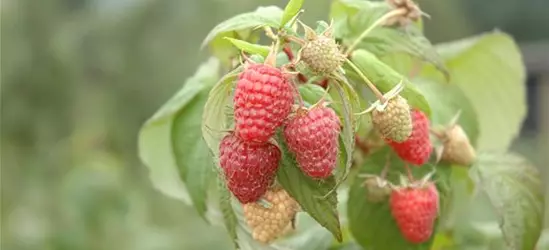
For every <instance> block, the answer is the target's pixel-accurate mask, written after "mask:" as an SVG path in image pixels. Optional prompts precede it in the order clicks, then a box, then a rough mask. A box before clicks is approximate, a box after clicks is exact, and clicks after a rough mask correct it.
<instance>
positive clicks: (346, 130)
mask: <svg viewBox="0 0 549 250" xmlns="http://www.w3.org/2000/svg"><path fill="white" fill-rule="evenodd" d="M343 80H345V79H343ZM332 86H333V87H334V89H335V90H336V92H337V93H338V95H339V100H340V101H341V111H342V113H341V116H342V118H343V119H342V122H343V129H342V131H341V139H342V141H343V146H344V148H345V159H346V161H345V171H344V174H343V176H342V179H340V181H341V180H344V178H347V174H348V173H349V171H350V169H351V165H352V163H353V152H354V150H355V128H356V127H358V126H357V124H355V122H356V119H355V115H354V113H355V111H358V110H357V107H356V106H353V105H352V104H351V102H352V103H355V104H356V103H358V95H357V93H356V92H355V91H354V89H353V88H352V87H347V86H348V84H345V83H340V82H337V83H335V84H332ZM358 106H359V107H360V103H358Z"/></svg>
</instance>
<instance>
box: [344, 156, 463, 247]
mask: <svg viewBox="0 0 549 250" xmlns="http://www.w3.org/2000/svg"><path fill="white" fill-rule="evenodd" d="M388 154H390V158H389V161H390V163H389V164H390V170H391V171H389V175H388V178H387V179H388V180H389V181H391V182H392V183H395V184H397V183H399V182H398V179H399V174H402V173H406V170H405V168H404V165H403V162H402V161H401V160H400V159H399V158H398V156H396V155H395V154H394V153H393V152H392V150H391V149H390V148H389V147H383V148H382V149H380V150H379V151H377V152H375V153H374V154H372V155H371V156H370V157H369V158H367V160H366V162H365V164H364V165H363V166H362V167H361V169H360V174H379V173H380V172H381V170H382V169H383V167H384V166H385V164H386V163H387V155H388ZM430 171H432V168H430V167H429V166H428V165H424V166H422V167H420V168H418V167H412V172H413V175H414V177H415V178H416V179H420V178H422V177H423V176H425V175H426V174H427V173H428V172H430ZM451 171H452V170H451V168H449V167H438V168H437V172H436V174H435V176H434V177H433V179H434V181H435V182H436V184H437V189H438V191H439V196H440V204H441V212H440V214H441V216H443V215H444V214H445V213H446V211H445V206H444V204H445V202H446V199H447V197H448V194H449V191H450V190H449V187H448V182H449V178H450V175H451ZM347 213H348V221H349V228H350V230H351V232H352V234H353V236H354V238H355V240H356V241H357V243H358V244H360V245H361V246H362V247H363V248H365V249H409V250H414V249H430V246H431V244H432V243H433V240H434V238H435V236H434V234H433V236H432V237H431V239H430V240H429V241H427V242H425V243H422V244H412V243H410V242H408V241H407V240H405V239H404V238H403V237H402V234H401V233H400V231H399V229H398V227H397V225H396V222H395V221H394V219H393V217H392V215H391V211H390V208H389V199H388V198H387V199H386V200H384V201H381V202H377V203H376V202H371V201H369V200H368V199H367V191H366V189H365V188H364V187H363V186H362V182H361V180H360V179H356V180H355V181H354V183H353V184H352V186H351V189H350V192H349V200H348V203H347ZM438 222H439V220H438V219H437V221H436V222H435V223H436V224H437V227H438ZM437 227H435V229H436V228H437ZM435 232H436V230H435Z"/></svg>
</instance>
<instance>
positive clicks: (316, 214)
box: [277, 136, 342, 241]
mask: <svg viewBox="0 0 549 250" xmlns="http://www.w3.org/2000/svg"><path fill="white" fill-rule="evenodd" d="M277 141H278V143H279V146H280V149H281V151H282V162H281V165H280V168H279V169H278V172H277V180H278V182H279V183H280V184H281V185H282V187H284V189H285V190H286V191H288V193H289V194H290V195H291V196H292V197H293V198H294V199H296V201H297V202H298V203H299V205H300V206H301V209H303V211H305V212H307V213H308V214H309V215H311V217H313V218H314V219H315V220H316V221H317V222H318V223H319V224H320V225H322V226H323V227H325V228H326V229H328V230H329V231H330V232H331V233H332V234H333V235H334V237H335V238H336V239H337V240H338V241H341V239H342V236H341V228H340V224H339V216H338V212H337V192H332V193H331V194H330V195H329V196H328V197H326V198H322V197H323V196H324V195H326V194H327V193H328V192H329V191H330V190H332V189H333V188H334V187H335V184H336V183H335V179H334V177H329V178H328V179H325V180H313V179H311V178H310V177H309V176H307V175H305V174H304V173H303V172H301V170H300V169H299V167H298V165H297V162H296V161H295V159H294V158H293V156H292V155H291V153H290V152H289V151H288V148H287V146H286V144H285V142H284V140H283V139H282V138H281V136H279V140H277Z"/></svg>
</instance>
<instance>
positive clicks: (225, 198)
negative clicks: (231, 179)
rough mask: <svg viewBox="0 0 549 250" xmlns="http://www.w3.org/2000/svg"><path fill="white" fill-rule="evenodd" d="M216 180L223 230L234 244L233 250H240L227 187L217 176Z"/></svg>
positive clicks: (236, 223) (234, 216) (235, 221)
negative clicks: (225, 230) (223, 224)
mask: <svg viewBox="0 0 549 250" xmlns="http://www.w3.org/2000/svg"><path fill="white" fill-rule="evenodd" d="M217 180H218V184H219V209H220V210H221V213H222V214H223V221H224V222H225V228H227V232H228V233H229V236H230V237H231V240H232V241H233V243H234V247H235V249H240V248H239V245H238V239H237V226H238V219H237V217H236V214H235V212H234V210H233V206H232V204H231V193H230V192H229V190H228V189H227V186H226V185H225V180H224V179H223V178H221V176H218V179H217Z"/></svg>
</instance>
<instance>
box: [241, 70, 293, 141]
mask: <svg viewBox="0 0 549 250" xmlns="http://www.w3.org/2000/svg"><path fill="white" fill-rule="evenodd" d="M233 101H234V117H235V123H236V134H237V135H238V136H239V137H240V138H242V139H243V140H245V141H254V142H261V143H264V142H267V141H268V140H269V138H271V137H272V136H273V134H274V133H275V130H276V128H277V127H279V126H280V125H282V122H283V121H284V120H285V119H286V118H287V117H288V115H289V114H290V112H291V109H292V104H293V92H292V87H291V85H290V82H289V81H288V79H287V78H286V77H285V76H284V75H283V74H282V72H281V71H280V69H278V68H275V67H272V66H270V65H266V64H250V65H248V66H247V67H246V69H245V70H244V71H243V72H242V73H241V74H240V77H239V80H238V83H237V85H236V90H235V92H234V99H233Z"/></svg>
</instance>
